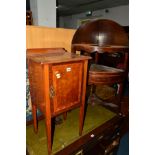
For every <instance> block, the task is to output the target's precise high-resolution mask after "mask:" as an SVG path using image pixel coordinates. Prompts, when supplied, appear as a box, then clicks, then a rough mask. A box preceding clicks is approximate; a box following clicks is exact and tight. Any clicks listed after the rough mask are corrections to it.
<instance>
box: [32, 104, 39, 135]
mask: <svg viewBox="0 0 155 155" xmlns="http://www.w3.org/2000/svg"><path fill="white" fill-rule="evenodd" d="M32 116H33V124H34V132H35V133H37V132H38V122H37V107H36V105H34V104H32Z"/></svg>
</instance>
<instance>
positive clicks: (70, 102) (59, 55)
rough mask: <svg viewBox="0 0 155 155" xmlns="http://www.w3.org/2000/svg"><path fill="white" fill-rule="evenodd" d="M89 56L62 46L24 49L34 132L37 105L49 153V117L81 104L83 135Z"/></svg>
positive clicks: (80, 123) (50, 144)
mask: <svg viewBox="0 0 155 155" xmlns="http://www.w3.org/2000/svg"><path fill="white" fill-rule="evenodd" d="M88 59H90V57H88V56H79V55H75V54H72V53H69V52H66V51H65V50H64V49H61V48H59V49H52V48H46V49H29V50H27V61H28V68H29V80H30V93H31V100H32V111H33V119H34V131H35V132H37V130H38V128H37V116H36V110H37V108H39V109H40V110H41V112H42V113H43V114H44V116H45V123H46V132H47V141H48V143H47V144H48V152H49V154H50V153H51V148H52V139H51V137H53V135H52V133H53V128H52V122H51V118H54V117H55V116H57V115H59V114H62V113H66V112H67V111H68V110H71V109H73V108H76V107H80V115H79V135H81V134H82V128H83V121H84V104H85V93H86V79H87V64H88ZM68 132H69V131H68Z"/></svg>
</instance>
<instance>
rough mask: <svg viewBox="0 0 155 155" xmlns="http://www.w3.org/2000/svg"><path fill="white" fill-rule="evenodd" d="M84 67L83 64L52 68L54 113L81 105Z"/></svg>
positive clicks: (69, 64)
mask: <svg viewBox="0 0 155 155" xmlns="http://www.w3.org/2000/svg"><path fill="white" fill-rule="evenodd" d="M82 67H83V64H82V62H78V63H67V64H63V65H62V64H61V65H55V66H52V73H53V74H52V87H53V89H54V97H53V107H54V112H58V111H59V110H63V109H66V108H67V107H70V106H72V105H75V104H79V103H80V100H81V85H82Z"/></svg>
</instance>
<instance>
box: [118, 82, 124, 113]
mask: <svg viewBox="0 0 155 155" xmlns="http://www.w3.org/2000/svg"><path fill="white" fill-rule="evenodd" d="M122 93H123V84H122V83H120V84H119V87H118V91H117V94H118V107H119V109H118V112H119V114H120V115H121V113H122V112H121V109H122V108H121V100H122Z"/></svg>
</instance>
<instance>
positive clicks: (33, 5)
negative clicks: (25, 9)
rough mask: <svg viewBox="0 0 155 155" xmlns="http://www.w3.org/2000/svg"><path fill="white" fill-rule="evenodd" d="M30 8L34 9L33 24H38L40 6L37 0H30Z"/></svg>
mask: <svg viewBox="0 0 155 155" xmlns="http://www.w3.org/2000/svg"><path fill="white" fill-rule="evenodd" d="M30 9H31V11H32V17H33V24H34V25H38V6H37V0H30Z"/></svg>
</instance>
